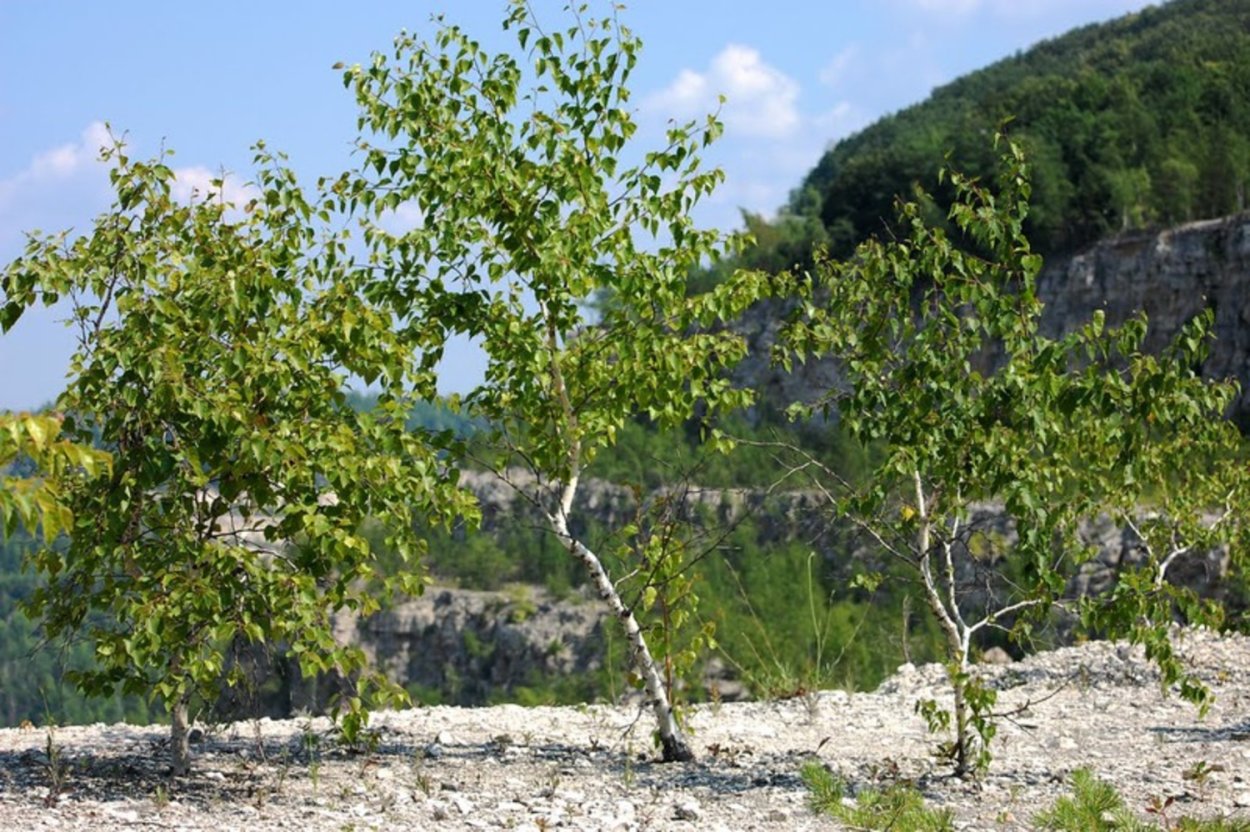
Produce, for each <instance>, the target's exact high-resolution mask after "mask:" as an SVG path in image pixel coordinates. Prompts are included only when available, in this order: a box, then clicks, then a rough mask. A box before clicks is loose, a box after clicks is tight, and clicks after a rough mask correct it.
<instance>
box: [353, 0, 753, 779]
mask: <svg viewBox="0 0 1250 832" xmlns="http://www.w3.org/2000/svg"><path fill="white" fill-rule="evenodd" d="M570 13H571V18H570V19H571V25H570V24H564V25H563V26H562V27H561V28H558V29H551V30H546V29H544V28H543V26H542V24H541V22H540V21H539V20H537V19H536V17H535V16H534V14H533V13H532V12H531V10H530V8H529V5H528V4H527V3H524V2H520V1H519V0H518V1H517V2H513V3H512V4H511V11H510V12H509V14H508V17H507V20H506V21H505V24H504V25H505V28H506V29H507V30H509V31H511V32H512V33H513V34H514V35H515V37H516V42H517V47H518V51H517V54H516V55H510V54H497V55H489V54H487V53H486V52H484V51H483V50H482V48H481V47H480V46H479V44H478V43H477V42H476V41H474V40H473V39H472V38H470V37H469V36H468V35H467V34H466V33H465V32H463V31H461V30H460V29H459V28H456V27H454V26H442V27H441V28H440V29H439V31H438V33H437V35H436V36H435V38H434V40H433V43H425V42H421V41H419V40H417V39H416V38H414V37H412V36H409V35H403V36H401V37H399V38H398V39H397V40H396V41H395V48H394V51H393V54H392V55H390V56H385V55H381V54H379V55H375V56H374V58H373V61H372V62H371V64H370V65H368V66H353V67H350V68H348V69H347V70H346V71H345V74H344V82H345V84H346V85H347V86H348V87H350V88H351V89H352V90H354V92H355V95H356V99H357V102H358V103H359V107H360V125H361V128H362V133H363V135H362V138H361V140H360V152H361V154H363V162H362V168H361V170H360V171H359V172H358V173H357V174H355V175H348V176H344V177H343V178H342V179H341V180H340V181H339V183H338V185H337V193H338V194H339V195H340V196H341V198H342V201H343V202H342V207H345V208H350V206H351V205H353V204H354V205H364V206H365V207H368V208H370V209H371V217H372V219H367V220H366V221H365V234H366V238H367V239H368V240H369V242H370V244H371V248H372V251H373V255H374V258H375V264H376V267H377V277H378V279H377V280H376V282H375V283H374V284H373V285H372V286H371V287H370V288H369V290H368V293H369V297H370V298H373V299H376V300H381V301H385V302H387V303H389V304H391V306H392V307H393V308H395V309H396V310H397V312H398V313H399V315H400V316H401V318H402V319H403V321H404V322H405V327H404V330H403V331H404V333H405V335H406V336H407V337H408V338H409V340H410V343H411V344H412V345H413V347H414V348H415V349H417V350H419V351H420V352H421V354H422V357H423V360H424V362H425V366H427V367H429V366H433V364H434V363H435V362H436V361H437V360H438V359H439V357H440V355H441V350H442V346H443V344H444V342H445V340H446V338H447V337H449V336H450V335H451V334H454V333H467V334H469V335H471V336H475V337H476V338H478V339H479V341H480V343H481V345H482V348H483V349H484V350H485V352H486V354H487V357H488V360H489V366H488V368H487V371H486V380H485V382H484V383H483V384H482V385H481V386H480V387H478V388H477V389H475V390H474V391H473V392H472V394H471V395H470V396H469V397H468V401H469V403H470V405H471V406H472V407H473V409H474V410H475V411H476V412H477V413H479V414H481V415H483V416H485V417H486V418H487V419H489V420H490V422H491V424H493V425H495V426H496V427H497V429H498V433H497V438H498V439H499V440H500V441H501V444H502V446H503V448H504V453H503V455H502V456H501V457H498V458H496V459H494V460H492V461H489V462H488V464H490V465H492V467H495V468H496V470H497V472H498V474H499V475H500V476H502V477H505V478H506V479H507V480H508V481H509V482H511V483H512V484H513V485H514V486H515V487H516V488H517V489H518V490H519V491H520V492H521V493H523V494H524V495H525V496H526V497H527V498H528V499H529V500H531V501H532V502H533V503H534V504H536V505H537V506H539V507H540V508H541V511H542V513H543V516H545V518H546V520H547V523H548V525H549V526H550V529H551V531H552V532H553V533H554V534H555V535H556V536H557V537H558V538H559V539H560V540H561V541H562V542H563V544H564V546H565V547H566V548H567V549H568V552H569V554H570V555H571V556H572V557H574V558H576V559H577V560H578V561H580V562H581V563H582V564H583V565H584V566H585V568H586V573H587V575H588V577H589V580H590V583H591V585H592V586H593V587H594V590H595V592H596V593H597V594H598V595H599V596H600V597H601V598H602V599H603V600H604V601H605V602H606V603H607V604H608V605H609V607H610V608H611V610H612V613H613V616H614V617H615V618H616V619H617V620H618V621H619V622H620V624H621V626H622V627H623V628H624V631H625V634H626V637H627V639H628V642H629V649H630V656H631V663H632V666H633V668H634V672H635V673H636V674H637V677H638V678H639V680H640V682H641V685H642V687H643V688H644V689H645V692H646V697H647V701H648V703H649V705H650V707H651V710H652V712H653V714H654V717H655V722H656V730H657V736H658V740H659V743H660V745H661V747H662V753H663V758H664V759H665V760H688V759H690V758H691V757H692V756H693V755H692V753H691V751H690V748H689V746H688V744H687V743H686V741H685V739H684V737H683V735H682V732H681V730H680V728H679V726H678V724H677V722H676V720H675V718H674V714H673V708H672V704H671V701H670V698H669V692H668V691H667V690H666V689H665V685H664V683H663V678H662V674H661V672H660V669H659V667H658V666H657V662H656V660H655V657H654V655H653V653H652V649H651V647H650V646H649V644H648V641H647V638H646V635H645V633H644V631H643V628H642V627H641V626H640V623H639V621H640V618H641V616H642V614H643V613H645V612H646V610H645V605H646V599H647V598H648V597H651V596H649V595H645V594H644V597H643V600H642V601H641V602H640V605H641V606H642V607H643V609H636V608H634V606H632V605H631V604H629V603H627V601H626V599H625V598H623V596H622V593H621V592H620V591H619V588H618V585H617V583H616V581H615V580H614V578H613V576H611V575H609V574H608V572H607V570H606V569H605V566H604V560H603V559H602V558H601V557H600V553H597V552H596V551H594V550H593V549H592V548H591V547H590V546H589V545H588V542H587V541H586V540H583V539H581V538H580V537H578V535H577V534H576V533H575V532H574V524H573V523H572V519H573V515H574V509H575V505H576V500H577V495H578V489H579V485H580V483H581V477H582V472H583V470H584V469H585V467H586V465H587V464H588V463H589V462H590V461H591V460H593V458H594V456H595V454H596V452H598V451H599V450H600V449H602V448H604V447H606V446H608V445H610V444H611V443H612V442H613V441H614V439H615V436H616V432H617V431H618V430H619V429H620V428H621V427H622V426H623V425H624V424H625V422H626V420H628V419H631V418H635V417H636V416H638V415H640V414H645V415H646V416H648V417H649V418H651V419H652V420H654V421H655V422H657V423H659V424H660V425H664V426H673V425H677V424H679V423H681V422H683V421H685V420H687V419H689V418H690V417H692V416H693V415H694V414H695V413H696V409H697V408H700V407H703V408H705V409H706V411H705V412H714V411H716V410H718V409H722V408H730V407H736V406H739V405H742V404H744V403H745V402H746V401H747V398H748V396H747V394H746V393H744V392H742V391H737V390H734V389H732V388H731V387H730V385H729V384H728V382H727V381H725V380H724V379H723V377H722V375H723V371H724V370H725V369H726V368H727V367H729V366H731V365H732V364H733V363H734V362H735V361H737V360H738V359H739V358H740V357H741V356H742V355H743V352H744V344H743V342H742V340H741V339H740V338H739V337H737V336H736V335H734V334H732V333H731V332H729V331H727V330H725V329H723V328H722V329H720V330H713V329H712V327H714V326H715V325H716V324H717V323H718V322H720V321H723V320H726V319H729V318H732V317H734V316H735V315H737V314H738V313H739V312H740V311H741V310H742V309H743V308H744V307H745V306H746V305H747V304H748V303H749V302H750V301H751V300H753V299H754V297H755V296H756V294H757V293H758V291H759V289H760V284H759V283H758V280H757V279H754V278H752V277H750V276H745V275H740V276H739V277H738V279H737V280H735V281H730V282H727V283H726V284H725V285H723V286H720V287H718V288H717V290H716V291H713V292H711V293H708V294H704V295H699V296H697V297H687V291H686V281H687V276H688V274H689V273H690V271H691V269H692V268H694V267H695V266H697V265H698V264H699V263H700V262H702V261H703V260H704V259H705V258H709V257H711V256H713V255H715V254H716V253H717V252H718V251H720V250H721V249H722V248H723V247H724V246H725V245H726V242H727V241H726V240H725V239H723V238H722V237H721V235H719V234H718V233H716V232H713V231H707V230H701V229H698V228H697V227H696V226H695V224H694V223H693V221H692V220H691V218H690V211H691V209H692V208H693V207H694V206H695V204H696V203H697V202H698V201H699V200H700V199H701V198H703V197H705V196H706V195H707V194H709V193H711V191H712V189H713V188H714V187H715V186H716V185H717V183H719V182H720V181H721V178H722V174H721V173H720V172H719V171H717V170H712V171H704V170H702V169H701V167H700V159H699V152H700V150H701V149H702V148H703V146H705V145H706V144H708V143H709V142H711V141H712V140H713V139H715V138H716V136H717V135H718V134H719V133H720V131H721V125H720V123H719V122H718V121H717V120H716V119H715V118H712V117H709V118H708V119H707V120H706V121H705V122H702V123H701V124H696V123H689V124H683V125H673V126H670V128H669V129H668V131H667V142H666V144H665V145H664V146H663V147H661V148H660V149H658V150H655V151H652V152H648V153H646V154H645V155H639V156H638V158H637V163H636V164H630V163H629V162H628V161H627V159H628V158H629V156H628V154H629V153H630V152H631V151H630V145H629V140H630V138H631V137H632V136H633V135H634V133H635V130H636V129H637V127H636V124H635V121H634V118H633V116H632V115H631V113H630V106H631V105H630V102H629V90H628V86H627V83H628V80H629V77H630V74H631V72H632V71H633V69H634V65H635V62H636V61H637V59H638V52H639V48H640V44H639V41H638V39H637V38H636V37H635V36H634V35H633V34H632V33H631V32H630V31H629V30H628V29H627V28H626V27H624V26H622V25H621V24H620V23H619V21H618V20H617V19H616V18H615V16H605V17H603V18H592V17H591V16H589V13H588V11H587V9H586V7H584V6H583V7H576V8H573V9H571V10H570ZM401 208H402V209H403V214H405V215H407V216H410V217H415V227H414V228H412V229H411V230H409V231H406V232H404V233H392V232H388V231H387V230H386V228H385V227H384V226H385V225H386V222H384V220H387V219H392V220H393V212H396V211H397V210H399V209H401ZM596 302H597V303H596ZM596 308H597V310H598V311H597V313H596V311H595V309H596ZM667 562H668V563H669V564H670V565H673V561H672V560H671V559H670V560H669V561H667ZM637 566H638V567H639V568H640V569H642V570H643V571H644V572H645V571H647V569H648V567H647V566H646V565H644V564H638V565H637ZM657 579H659V578H657ZM652 595H653V593H652Z"/></svg>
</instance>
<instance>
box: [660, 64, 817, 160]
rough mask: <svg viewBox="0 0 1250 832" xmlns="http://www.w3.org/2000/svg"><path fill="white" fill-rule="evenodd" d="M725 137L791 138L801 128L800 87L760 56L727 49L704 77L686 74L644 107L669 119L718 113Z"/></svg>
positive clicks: (702, 73) (687, 72)
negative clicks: (721, 97) (721, 99)
mask: <svg viewBox="0 0 1250 832" xmlns="http://www.w3.org/2000/svg"><path fill="white" fill-rule="evenodd" d="M719 95H724V96H725V98H726V101H725V105H724V108H723V109H722V110H721V117H722V118H723V120H724V122H725V129H726V131H727V132H729V131H732V132H733V133H737V134H740V135H743V136H756V137H762V138H773V139H776V138H784V137H786V136H790V135H793V134H794V133H795V131H797V130H798V129H799V127H800V124H801V123H802V118H801V116H800V115H799V111H798V108H797V102H798V97H799V85H798V82H796V81H795V80H794V79H792V78H791V77H790V76H788V75H786V74H785V73H784V72H782V71H781V70H779V69H777V68H776V67H773V66H770V65H769V64H767V63H765V62H764V59H763V58H762V57H761V55H760V53H759V50H757V49H754V48H752V47H750V46H742V45H740V44H733V43H731V44H729V45H728V46H726V47H725V48H724V49H722V50H721V51H720V53H719V54H717V55H716V57H714V58H713V59H712V63H711V65H709V66H708V68H707V69H706V70H705V71H704V72H696V71H694V70H692V69H683V70H682V71H681V72H680V73H678V75H677V77H676V78H675V79H673V82H672V83H671V84H669V85H668V86H667V87H665V88H664V89H662V90H660V91H659V92H657V93H655V94H653V95H651V96H649V97H648V98H647V99H645V100H644V102H643V107H644V109H645V110H647V111H648V112H651V113H655V114H659V115H663V116H665V117H671V118H679V119H685V118H693V117H698V116H700V115H702V114H704V113H709V112H714V111H715V110H716V109H717V108H718V101H717V96H719Z"/></svg>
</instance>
